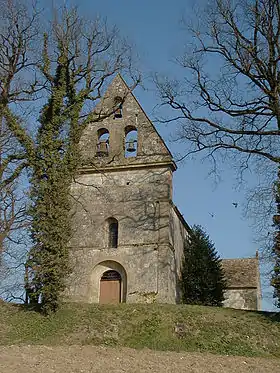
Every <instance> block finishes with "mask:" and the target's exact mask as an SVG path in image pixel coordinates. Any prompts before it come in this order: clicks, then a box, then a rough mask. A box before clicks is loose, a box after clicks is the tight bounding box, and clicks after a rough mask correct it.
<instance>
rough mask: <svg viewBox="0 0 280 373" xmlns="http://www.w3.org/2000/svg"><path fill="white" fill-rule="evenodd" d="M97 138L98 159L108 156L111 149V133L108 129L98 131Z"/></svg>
mask: <svg viewBox="0 0 280 373" xmlns="http://www.w3.org/2000/svg"><path fill="white" fill-rule="evenodd" d="M97 138H98V140H97V149H96V155H97V156H98V157H104V156H108V154H109V147H110V133H109V131H108V130H107V128H100V129H99V130H98V131H97Z"/></svg>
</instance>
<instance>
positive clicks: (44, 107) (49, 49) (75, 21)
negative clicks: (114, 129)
mask: <svg viewBox="0 0 280 373" xmlns="http://www.w3.org/2000/svg"><path fill="white" fill-rule="evenodd" d="M7 2H8V5H10V4H12V5H11V13H9V14H8V15H10V14H11V15H10V26H11V29H8V30H6V34H7V35H8V37H6V36H5V40H8V41H7V43H8V46H7V47H4V49H3V56H4V57H3V59H2V60H3V61H4V63H3V83H2V86H1V92H0V112H1V117H2V118H3V120H4V121H5V124H6V125H7V128H8V130H9V131H10V132H11V134H12V136H13V137H14V138H15V140H16V142H17V143H18V145H19V149H20V151H19V152H15V153H13V154H12V155H11V157H9V161H16V162H17V166H16V167H14V168H13V173H12V176H11V177H10V178H9V179H8V180H7V183H9V182H10V181H12V180H14V179H15V178H17V177H18V175H20V174H21V172H22V171H23V170H24V169H28V170H29V173H30V175H31V178H30V182H31V185H32V188H31V201H32V204H31V209H30V214H31V217H32V224H31V234H32V241H33V246H32V248H31V250H30V252H29V255H28V259H27V271H26V291H27V294H28V298H29V300H30V301H31V302H33V303H36V304H38V303H40V302H41V303H42V305H43V308H44V311H45V312H49V311H51V310H55V309H56V308H57V305H58V301H59V295H60V293H61V291H63V289H64V279H65V276H66V275H67V273H68V250H67V243H68V240H69V235H70V226H71V222H70V220H69V218H70V216H69V212H70V203H69V191H70V185H71V181H72V179H73V177H74V175H75V172H76V170H77V167H78V164H80V162H82V160H81V159H80V156H79V140H80V137H81V134H82V132H83V129H84V128H85V126H86V125H87V124H88V123H90V122H98V121H100V120H102V119H103V118H105V117H107V116H109V115H112V114H113V112H114V111H115V110H116V109H117V107H114V105H113V106H112V109H111V110H110V112H106V113H105V112H103V111H102V105H101V106H99V109H98V111H97V110H95V106H96V103H97V102H98V100H100V98H101V97H102V95H103V93H104V89H105V88H106V87H107V86H108V83H109V82H110V78H111V77H113V76H114V75H115V74H116V73H118V72H121V71H122V72H124V71H126V72H129V73H130V72H131V71H132V69H131V61H132V59H131V48H130V46H129V45H128V44H127V43H126V42H125V40H122V39H121V37H120V35H119V32H118V30H117V29H116V28H114V27H113V28H110V27H108V25H107V23H106V22H104V21H102V20H99V19H95V20H93V21H91V20H89V21H88V20H85V19H83V18H82V17H80V15H79V14H78V11H77V9H68V8H67V7H66V6H65V7H63V8H62V9H60V10H56V11H54V18H53V21H52V22H51V24H50V28H49V29H45V30H44V32H43V33H42V32H40V30H39V29H38V28H36V27H35V26H36V21H37V19H38V18H39V12H38V11H37V10H36V7H35V8H31V14H30V15H29V13H28V12H30V10H29V9H30V8H27V9H26V12H25V13H24V17H23V20H21V18H20V16H21V14H22V13H21V11H20V9H21V5H20V6H19V5H18V4H19V3H20V4H22V2H15V1H8V0H7ZM24 9H25V8H24ZM14 14H16V16H14ZM27 20H29V21H28V22H27ZM20 21H22V22H20ZM22 25H25V27H23V26H22ZM34 30H35V32H34ZM6 34H5V35H6ZM10 34H11V36H10ZM37 34H38V35H39V36H38V35H37ZM40 35H41V37H40ZM23 40H25V42H23ZM36 40H37V41H38V42H39V45H40V46H41V48H40V49H41V57H40V58H38V57H36V53H34V48H33V47H34V41H36ZM37 49H38V47H37ZM28 54H29V56H28ZM0 64H1V61H0ZM20 77H22V78H23V79H25V80H24V83H23V84H21V85H20V86H19V87H18V84H17V82H18V79H20ZM26 77H27V78H26ZM132 78H133V76H132ZM21 83H22V82H21ZM137 83H138V77H136V79H135V81H134V82H133V83H132V86H133V87H134V86H135V85H136V84H137ZM17 87H18V88H17ZM133 87H132V88H133ZM38 100H39V101H38ZM19 102H21V103H22V102H23V103H25V105H24V109H25V110H26V108H27V107H28V108H29V110H30V107H31V111H32V113H33V118H31V123H29V124H28V125H26V118H25V116H24V115H23V113H22V111H20V110H19V109H18V106H16V105H14V104H15V103H19ZM26 102H27V103H28V106H27V105H26ZM32 107H33V110H32ZM38 107H39V110H38ZM34 113H37V115H38V116H37V118H34ZM31 129H32V133H31Z"/></svg>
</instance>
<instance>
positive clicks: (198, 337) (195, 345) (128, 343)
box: [0, 303, 280, 357]
mask: <svg viewBox="0 0 280 373" xmlns="http://www.w3.org/2000/svg"><path fill="white" fill-rule="evenodd" d="M177 324H181V325H183V332H184V333H183V335H181V336H179V335H178V334H177V333H176V332H175V326H176V325H177ZM12 344H13V345H15V344H44V345H73V344H79V345H107V346H125V347H132V348H144V347H147V348H151V349H157V350H171V351H201V352H202V351H204V352H205V351H207V352H211V353H217V354H227V355H244V356H274V357H280V314H270V313H262V312H253V311H240V310H231V309H223V308H215V307H201V306H187V305H156V304H152V305H141V304H137V305H135V304H121V305H118V306H100V305H86V304H64V305H63V307H62V308H61V309H60V310H59V311H58V312H57V313H56V314H54V315H51V316H48V317H45V316H42V315H40V314H38V313H36V312H34V311H30V310H26V309H25V308H24V307H22V306H19V305H11V304H6V303H0V345H12Z"/></svg>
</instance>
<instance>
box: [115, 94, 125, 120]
mask: <svg viewBox="0 0 280 373" xmlns="http://www.w3.org/2000/svg"><path fill="white" fill-rule="evenodd" d="M122 101H123V100H122V98H121V97H119V96H117V97H115V99H114V106H115V107H116V109H115V112H114V119H119V118H122V116H123V114H122Z"/></svg>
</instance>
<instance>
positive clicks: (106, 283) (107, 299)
mask: <svg viewBox="0 0 280 373" xmlns="http://www.w3.org/2000/svg"><path fill="white" fill-rule="evenodd" d="M121 283H122V277H121V275H120V274H119V272H117V271H115V270H108V271H105V272H104V273H103V275H102V277H101V279H100V291H99V303H101V304H117V303H120V302H121Z"/></svg>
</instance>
